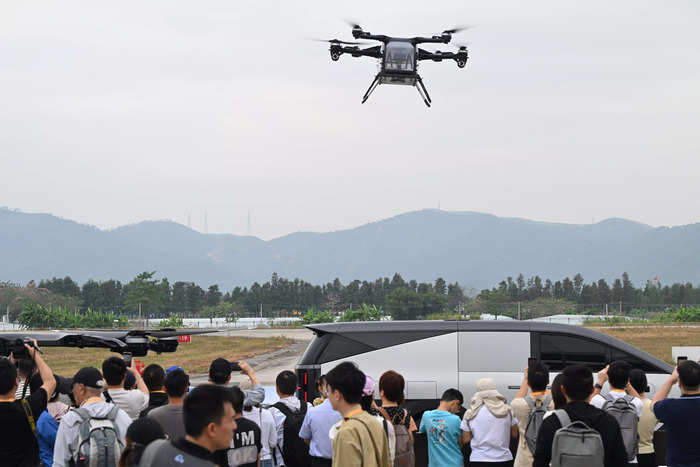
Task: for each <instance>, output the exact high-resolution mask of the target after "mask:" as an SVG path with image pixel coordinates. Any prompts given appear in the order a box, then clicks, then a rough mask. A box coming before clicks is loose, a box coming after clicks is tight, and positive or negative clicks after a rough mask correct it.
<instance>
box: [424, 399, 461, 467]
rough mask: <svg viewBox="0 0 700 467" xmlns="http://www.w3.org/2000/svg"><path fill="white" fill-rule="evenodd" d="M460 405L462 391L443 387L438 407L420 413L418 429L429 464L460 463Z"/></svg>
mask: <svg viewBox="0 0 700 467" xmlns="http://www.w3.org/2000/svg"><path fill="white" fill-rule="evenodd" d="M462 404H464V396H463V395H462V393H461V392H460V391H459V390H457V389H447V390H446V391H445V392H443V393H442V397H441V398H440V405H438V408H437V409H435V410H428V411H426V412H424V413H423V417H422V418H421V421H420V427H419V428H418V429H419V431H420V432H421V433H424V434H425V436H426V438H427V440H428V465H429V466H430V467H442V466H444V467H458V466H461V465H463V463H464V457H463V456H462V450H461V449H460V447H461V446H462V444H463V438H462V430H461V428H460V425H461V423H462V420H461V419H460V418H459V417H458V416H457V412H459V409H460V408H461V407H462Z"/></svg>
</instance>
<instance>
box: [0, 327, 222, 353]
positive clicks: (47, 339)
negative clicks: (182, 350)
mask: <svg viewBox="0 0 700 467" xmlns="http://www.w3.org/2000/svg"><path fill="white" fill-rule="evenodd" d="M209 332H214V331H212V330H179V331H178V330H176V329H172V328H166V329H158V330H141V329H136V330H131V331H50V332H18V333H0V356H7V355H9V354H10V352H17V351H20V352H21V351H23V350H24V346H23V342H27V340H28V339H36V341H37V344H38V345H39V347H78V348H81V349H82V348H85V347H99V348H105V349H109V350H111V351H112V352H118V353H120V354H124V353H130V354H131V355H133V356H134V357H143V356H145V355H146V354H147V353H148V351H149V350H151V351H153V352H156V353H161V352H175V351H176V350H177V346H178V339H177V338H178V336H183V335H192V334H206V333H209Z"/></svg>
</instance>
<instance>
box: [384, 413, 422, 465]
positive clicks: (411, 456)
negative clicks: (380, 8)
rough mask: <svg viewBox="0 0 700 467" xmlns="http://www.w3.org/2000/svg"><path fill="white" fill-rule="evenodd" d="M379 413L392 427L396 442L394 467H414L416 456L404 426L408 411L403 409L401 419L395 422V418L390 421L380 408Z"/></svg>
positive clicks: (409, 435) (409, 433) (410, 437)
mask: <svg viewBox="0 0 700 467" xmlns="http://www.w3.org/2000/svg"><path fill="white" fill-rule="evenodd" d="M379 411H380V412H381V413H382V415H383V416H384V418H385V419H386V421H388V422H389V423H391V424H392V425H393V426H394V439H395V440H396V442H395V445H396V447H395V449H394V467H414V466H415V465H416V455H415V452H414V451H413V439H412V436H411V432H409V431H408V428H406V425H405V423H406V419H407V418H408V411H406V409H403V418H401V419H400V420H397V419H396V417H394V419H391V418H390V417H389V414H388V413H387V412H386V410H384V409H382V408H380V409H379ZM397 415H398V414H397Z"/></svg>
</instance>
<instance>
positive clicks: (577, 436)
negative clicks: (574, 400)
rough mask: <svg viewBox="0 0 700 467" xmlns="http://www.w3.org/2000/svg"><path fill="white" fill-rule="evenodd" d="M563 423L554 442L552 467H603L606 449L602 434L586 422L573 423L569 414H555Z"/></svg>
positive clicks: (561, 410)
mask: <svg viewBox="0 0 700 467" xmlns="http://www.w3.org/2000/svg"><path fill="white" fill-rule="evenodd" d="M554 414H555V415H556V416H557V418H558V419H559V423H561V428H559V429H558V430H557V431H556V433H554V441H553V442H552V464H551V465H552V467H603V459H604V448H603V439H602V438H601V437H600V433H598V432H597V431H596V430H594V429H592V428H591V427H589V426H588V425H586V424H585V423H584V422H582V421H580V420H577V421H575V422H573V423H572V422H571V418H570V417H569V414H568V413H566V411H565V410H563V409H559V410H556V411H555V412H554Z"/></svg>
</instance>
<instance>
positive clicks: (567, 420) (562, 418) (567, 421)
mask: <svg viewBox="0 0 700 467" xmlns="http://www.w3.org/2000/svg"><path fill="white" fill-rule="evenodd" d="M554 415H556V416H557V418H558V419H559V423H561V427H562V428H564V427H567V426H569V425H571V417H569V414H568V413H567V412H566V410H564V409H559V410H555V411H554Z"/></svg>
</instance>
